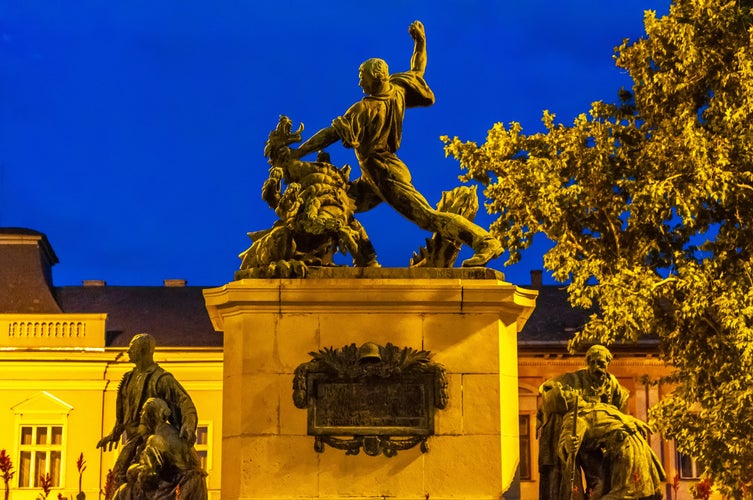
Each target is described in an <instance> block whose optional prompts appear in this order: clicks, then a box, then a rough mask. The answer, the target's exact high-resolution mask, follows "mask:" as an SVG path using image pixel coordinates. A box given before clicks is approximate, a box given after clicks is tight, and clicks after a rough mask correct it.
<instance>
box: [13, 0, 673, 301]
mask: <svg viewBox="0 0 753 500" xmlns="http://www.w3.org/2000/svg"><path fill="white" fill-rule="evenodd" d="M376 5H378V7H376ZM668 5H669V0H661V1H660V0H642V1H639V0H623V1H619V2H618V1H612V0H605V1H594V0H560V1H557V2H555V1H552V0H523V1H509V0H441V1H436V0H433V1H430V0H420V1H418V0H411V1H407V0H403V1H400V0H384V1H382V2H379V3H377V4H375V3H373V2H354V1H351V0H339V1H331V2H326V1H322V2H313V1H302V0H301V1H297V0H288V1H285V0H278V1H275V2H267V1H264V2H260V1H254V0H243V1H239V0H235V1H223V2H206V1H198V0H159V1H156V2H155V1H153V0H128V1H101V0H77V1H75V2H64V1H62V0H58V1H53V0H0V226H6V227H17V226H20V227H28V228H31V229H35V230H38V231H41V232H44V233H46V234H47V236H48V238H49V240H50V242H51V244H52V246H53V248H54V250H55V252H56V253H57V255H58V257H59V259H60V264H58V265H57V266H55V268H54V270H53V275H54V280H55V284H56V285H77V284H80V283H81V280H84V279H103V280H106V281H107V283H108V284H110V285H159V284H161V283H162V280H163V279H165V278H184V279H187V280H188V283H189V285H211V286H216V285H221V284H223V283H225V282H227V281H230V280H232V277H233V272H234V271H235V270H236V269H237V267H238V265H239V263H240V261H239V259H238V257H237V255H238V253H240V252H242V251H243V250H245V249H246V248H247V247H248V246H249V244H250V240H248V238H247V236H246V232H247V231H253V230H259V229H264V228H267V227H269V226H270V225H271V224H272V222H273V221H274V219H275V216H274V213H273V212H272V211H271V210H270V209H269V208H268V207H267V206H266V204H265V203H264V202H262V201H261V198H260V188H261V185H262V183H263V181H264V179H265V178H266V175H267V168H268V165H267V164H266V162H265V158H264V157H263V148H264V141H265V139H266V137H267V134H268V132H269V130H270V129H271V128H273V127H274V126H275V125H276V123H277V119H278V116H279V115H280V114H286V115H288V116H290V117H291V118H292V119H293V121H294V122H296V123H297V122H303V123H304V124H305V126H306V130H305V131H304V137H305V138H308V137H309V136H310V135H311V134H313V133H314V132H316V131H317V130H319V129H320V128H322V127H324V126H327V125H329V123H330V121H331V120H332V118H334V117H335V116H337V115H340V114H342V113H343V112H344V111H345V110H346V109H347V108H348V107H349V106H350V104H352V103H353V102H355V101H356V100H358V99H360V98H361V96H362V93H361V90H360V88H359V87H358V78H357V69H358V66H359V64H360V63H361V62H362V61H363V60H365V59H367V58H369V57H381V58H383V59H385V60H386V61H387V62H388V64H389V65H390V69H391V70H392V71H402V70H405V69H407V68H408V65H409V59H410V55H411V52H412V48H413V44H412V40H411V38H410V36H409V35H408V31H407V28H408V26H409V24H410V23H411V22H412V21H413V20H414V19H420V20H422V21H423V22H424V24H425V26H426V33H427V39H428V51H429V64H428V68H427V72H426V79H427V81H428V83H429V85H430V86H431V87H432V88H433V90H434V93H435V95H436V97H437V102H436V104H435V105H434V106H433V107H431V108H417V109H411V110H409V111H408V112H407V114H406V121H405V127H404V135H403V146H402V148H401V151H400V153H399V154H400V156H401V157H402V158H403V160H404V161H405V162H406V163H407V164H408V166H409V167H410V168H411V171H412V173H413V177H414V184H415V185H416V186H417V187H418V188H419V190H421V191H422V192H423V193H424V195H425V196H426V198H427V199H428V200H429V201H430V202H431V203H432V204H433V203H435V202H436V201H437V200H438V199H439V198H440V195H441V191H442V190H449V189H451V188H452V187H454V186H456V185H458V184H459V182H458V180H457V176H458V174H459V173H460V170H459V168H458V164H457V162H456V161H454V160H452V159H446V158H445V157H444V152H443V149H442V143H441V142H440V140H439V136H440V135H445V134H446V135H450V136H454V135H457V136H459V137H461V138H462V139H465V140H475V141H478V142H482V141H483V139H484V137H485V134H486V131H487V130H488V129H489V128H490V127H491V126H492V124H494V123H495V122H498V121H502V122H505V123H507V122H510V121H518V122H521V123H522V125H523V127H524V131H525V132H534V131H537V130H540V128H541V125H540V123H541V122H540V118H541V113H542V111H543V110H544V109H549V110H550V111H552V112H554V113H555V114H557V117H558V120H559V121H562V122H564V123H566V124H570V123H572V120H573V118H574V117H575V116H576V115H577V114H579V113H581V112H586V111H587V110H588V109H589V106H590V103H591V102H592V101H595V100H606V101H614V100H615V98H616V93H617V90H618V89H619V88H620V87H622V86H627V87H629V86H630V80H629V79H628V78H627V76H626V75H625V74H624V72H622V71H621V70H618V69H617V68H616V67H615V66H614V62H613V59H612V55H613V48H614V47H615V46H617V45H618V44H619V43H620V42H621V40H622V39H624V38H630V39H637V38H638V37H640V36H642V35H643V33H644V30H643V22H642V21H643V11H644V10H646V9H652V10H657V11H658V12H659V13H660V14H663V13H666V11H667V10H668ZM332 155H333V160H335V161H334V163H336V164H343V163H350V164H351V165H352V166H353V167H354V169H355V172H354V175H353V178H355V174H356V173H357V169H356V165H357V164H356V162H355V158H354V156H353V155H352V151H350V150H343V149H333V150H332ZM358 218H359V220H360V221H361V222H362V223H363V224H364V226H365V227H366V230H367V231H368V233H369V236H370V237H371V239H372V241H373V242H374V244H375V246H376V249H377V252H378V255H379V259H380V262H381V264H382V265H383V266H394V267H402V266H405V265H406V264H407V262H408V259H409V258H410V255H411V253H412V252H413V251H414V250H416V249H417V248H418V246H419V245H421V244H423V242H424V238H426V237H427V236H429V235H428V234H427V233H426V232H424V231H422V230H420V229H417V228H416V227H415V226H413V225H412V224H411V223H410V222H408V221H406V220H404V219H402V218H401V217H400V216H399V215H397V214H396V213H395V212H394V210H393V209H392V208H391V207H389V206H387V205H386V204H382V205H381V206H379V207H378V208H376V209H375V210H373V211H372V212H369V213H366V214H360V215H359V217H358ZM491 220H492V219H491V218H490V217H489V216H486V215H480V216H479V217H478V218H477V221H478V222H480V223H481V224H482V225H484V226H487V227H488V225H489V223H490V222H491ZM539 243H540V245H539V246H538V248H537V249H535V250H532V251H529V252H528V253H527V254H526V255H525V256H524V260H523V262H521V263H520V264H517V265H515V266H512V267H508V268H503V267H502V262H503V260H504V258H505V257H504V256H503V257H502V258H501V259H499V260H497V261H495V262H494V263H492V267H495V268H497V269H500V270H502V271H503V272H505V274H506V276H507V279H508V281H511V282H513V283H516V284H521V285H523V284H527V283H528V282H529V271H530V270H531V269H540V268H542V267H543V263H542V258H541V248H545V242H543V241H541V242H539ZM468 255H470V253H469V252H464V254H463V255H462V257H467V256H468ZM0 265H2V263H0ZM545 282H551V281H549V280H548V278H546V277H545Z"/></svg>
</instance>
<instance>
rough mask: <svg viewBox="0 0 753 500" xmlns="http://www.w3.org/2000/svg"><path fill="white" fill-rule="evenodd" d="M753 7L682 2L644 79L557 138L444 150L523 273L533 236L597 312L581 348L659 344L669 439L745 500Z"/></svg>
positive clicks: (749, 455)
mask: <svg viewBox="0 0 753 500" xmlns="http://www.w3.org/2000/svg"><path fill="white" fill-rule="evenodd" d="M751 4H753V2H751V0H744V1H742V0H741V1H724V0H677V1H675V2H673V3H672V5H671V8H670V12H669V14H668V15H667V16H664V17H661V18H657V16H656V14H655V13H654V12H651V11H647V12H646V14H645V20H644V24H645V28H646V36H645V37H643V38H641V39H639V40H637V41H633V42H631V41H625V42H624V43H623V44H622V45H621V46H620V47H618V48H617V49H616V55H615V59H616V63H617V66H619V67H620V68H623V69H624V70H626V71H627V72H628V73H629V75H630V76H631V78H632V79H633V82H634V84H633V88H632V91H626V90H622V91H620V93H619V102H618V103H617V104H608V103H604V102H595V103H593V105H592V108H591V110H590V113H589V114H587V115H586V114H583V115H581V116H578V117H577V118H576V119H575V121H574V123H573V124H572V125H571V126H565V125H562V124H558V123H556V121H555V117H554V116H553V115H552V114H550V113H548V112H544V116H543V122H544V125H545V132H543V133H535V134H530V135H526V134H523V132H522V130H521V126H520V125H519V124H518V123H511V124H509V125H507V126H505V125H503V124H499V123H498V124H496V125H494V127H493V128H492V129H491V130H490V131H489V133H488V136H487V138H486V142H485V143H484V144H482V145H481V146H478V145H477V144H475V143H472V142H463V141H461V140H459V139H458V138H455V139H449V138H446V137H445V138H443V139H444V140H445V142H446V152H447V154H448V155H451V156H453V157H455V158H457V159H458V160H459V161H460V164H461V166H462V167H463V168H464V169H466V170H467V173H466V174H465V175H464V176H463V177H462V179H464V180H465V181H470V180H472V179H473V180H477V181H480V182H481V183H482V184H484V185H485V187H486V189H485V195H486V196H487V198H488V203H487V207H488V209H489V210H490V211H491V212H492V213H495V214H498V215H499V217H498V218H497V219H496V220H495V222H494V223H493V224H492V231H493V233H494V234H495V235H496V236H498V237H499V238H500V239H501V240H502V241H503V242H504V243H505V244H506V247H507V248H508V249H509V259H508V263H512V262H516V261H517V260H518V259H519V256H520V252H521V251H523V250H525V249H526V248H527V247H528V246H529V245H530V243H531V240H532V237H533V235H534V234H537V233H543V234H545V235H546V236H547V237H548V238H549V239H551V240H552V241H553V242H554V246H553V248H552V249H551V250H550V251H549V252H548V253H547V254H546V255H545V256H544V265H545V267H546V268H547V269H549V270H550V271H552V273H553V275H554V277H555V278H556V279H557V280H560V281H563V282H569V285H568V292H569V298H570V301H571V303H572V304H573V305H574V306H577V307H584V308H589V307H592V306H598V307H597V309H596V310H598V311H599V312H598V313H597V314H595V315H593V316H592V317H591V319H590V321H589V322H588V324H587V325H586V326H585V327H584V329H583V330H582V331H581V332H579V333H578V334H577V335H576V337H575V338H574V339H573V340H572V341H571V348H574V347H575V346H576V345H578V344H583V343H590V342H603V343H614V342H626V341H628V342H630V341H635V340H637V339H638V338H640V337H641V336H644V335H656V336H658V338H659V339H660V342H661V347H662V353H663V356H664V357H665V360H666V361H667V362H668V363H669V364H671V365H672V366H674V368H675V374H674V376H673V377H672V378H671V380H670V381H671V382H674V383H676V384H677V388H676V390H675V391H674V393H673V395H672V397H670V398H667V399H665V400H663V401H662V402H661V403H659V404H658V405H657V406H656V407H654V408H653V410H652V417H653V420H654V422H655V423H656V424H657V426H658V428H659V429H660V430H661V431H662V433H663V434H664V435H665V436H666V437H668V438H670V439H675V440H676V442H677V444H678V447H679V449H680V450H681V451H683V452H684V453H687V454H689V455H691V456H693V457H695V458H696V459H698V460H699V461H700V463H702V464H703V465H704V466H705V467H706V472H707V475H708V476H709V477H711V478H712V479H713V480H714V484H715V485H717V486H719V487H721V489H722V490H723V491H724V492H726V493H728V494H730V495H731V496H732V497H733V498H742V496H741V495H742V494H743V493H742V492H743V491H744V490H745V489H747V491H750V490H751V483H753V411H751V407H753V227H752V226H751V224H752V223H753V28H752V19H753V17H752V16H751Z"/></svg>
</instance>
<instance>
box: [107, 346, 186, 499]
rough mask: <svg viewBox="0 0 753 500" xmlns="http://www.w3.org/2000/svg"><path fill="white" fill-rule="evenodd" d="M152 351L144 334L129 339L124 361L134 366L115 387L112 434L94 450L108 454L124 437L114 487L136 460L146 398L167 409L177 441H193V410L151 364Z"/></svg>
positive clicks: (181, 391)
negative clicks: (163, 402) (116, 388)
mask: <svg viewBox="0 0 753 500" xmlns="http://www.w3.org/2000/svg"><path fill="white" fill-rule="evenodd" d="M155 347H156V341H155V340H154V337H152V336H151V335H149V334H148V333H139V334H137V335H135V336H134V337H133V338H132V339H131V342H130V344H129V346H128V357H129V360H130V361H131V362H133V363H134V364H135V365H136V366H135V367H134V368H133V370H131V371H129V372H127V373H126V374H125V375H123V378H122V380H121V381H120V385H119V386H118V396H117V400H116V411H115V418H116V420H115V426H114V427H113V429H112V432H111V433H110V434H108V435H107V436H104V437H103V438H102V439H100V440H99V442H98V443H97V448H102V449H104V450H106V451H110V450H112V449H113V447H117V445H118V441H119V440H120V437H121V435H123V433H125V437H126V441H125V444H124V446H123V449H122V450H121V452H120V454H119V455H118V458H117V460H116V461H115V465H114V466H113V469H112V474H113V477H114V478H115V482H116V486H118V485H120V484H123V483H124V482H125V481H126V471H127V470H128V467H129V466H130V465H131V464H133V463H134V462H136V461H137V460H138V452H139V448H140V447H141V446H143V444H144V442H143V436H142V435H141V434H140V433H139V432H138V428H139V418H140V413H141V409H142V407H143V406H144V403H145V402H146V400H147V399H148V398H159V399H162V400H163V401H165V403H166V404H167V405H168V408H169V409H170V424H171V425H172V426H173V427H175V429H176V431H177V432H178V433H179V435H180V437H181V438H182V439H184V440H185V441H186V442H187V443H188V444H189V445H193V444H194V442H195V441H196V427H197V424H198V417H197V414H196V407H195V406H194V404H193V401H192V400H191V397H190V396H189V395H188V393H187V392H186V390H185V389H184V388H183V386H181V385H180V383H179V382H178V381H177V380H175V378H174V377H173V376H172V374H170V373H169V372H166V371H165V370H164V368H162V367H160V366H159V365H158V364H157V363H155V362H154V348H155Z"/></svg>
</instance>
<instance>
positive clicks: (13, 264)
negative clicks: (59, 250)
mask: <svg viewBox="0 0 753 500" xmlns="http://www.w3.org/2000/svg"><path fill="white" fill-rule="evenodd" d="M57 262H58V258H57V256H56V255H55V252H53V251H52V247H51V246H50V244H49V242H48V241H47V237H46V236H45V235H44V234H42V233H40V232H38V231H34V230H31V229H25V228H0V313H24V314H46V313H59V312H61V311H60V307H59V306H58V304H57V302H55V298H54V297H53V295H52V290H51V286H52V266H53V265H54V264H56V263H57Z"/></svg>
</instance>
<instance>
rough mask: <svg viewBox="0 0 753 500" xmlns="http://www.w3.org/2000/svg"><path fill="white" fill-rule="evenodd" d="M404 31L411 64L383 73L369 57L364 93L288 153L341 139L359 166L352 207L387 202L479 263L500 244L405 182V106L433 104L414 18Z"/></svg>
mask: <svg viewBox="0 0 753 500" xmlns="http://www.w3.org/2000/svg"><path fill="white" fill-rule="evenodd" d="M408 32H409V33H410V35H411V37H412V38H413V41H414V50H413V56H412V57H411V68H410V70H409V71H406V72H404V73H396V74H393V75H390V74H389V69H388V67H387V63H386V62H385V61H383V60H382V59H369V60H367V61H366V62H364V63H363V64H361V67H360V68H359V71H358V75H359V79H360V81H359V85H360V86H361V88H362V89H363V92H364V94H366V96H365V97H364V98H363V99H361V100H360V101H358V102H357V103H355V104H354V105H353V106H351V107H350V109H348V110H347V111H346V112H345V114H344V115H343V116H339V117H337V118H335V119H334V120H333V121H332V125H331V126H330V127H326V128H324V129H322V130H320V131H319V132H317V133H316V134H314V135H313V136H312V137H311V138H310V139H309V140H307V141H306V142H304V143H303V144H301V146H300V147H299V148H298V149H292V150H291V154H292V155H293V156H294V157H296V158H301V157H303V156H305V155H307V154H309V153H312V152H314V151H318V150H320V149H323V148H325V147H327V146H329V145H330V144H333V143H335V142H337V141H338V140H339V141H341V142H342V144H343V145H344V146H345V147H348V148H353V149H354V150H355V153H356V158H358V163H359V165H360V166H361V177H360V178H359V179H357V180H356V181H355V182H353V184H352V187H351V188H350V190H349V195H350V196H351V197H352V198H354V199H355V201H356V211H357V212H364V211H367V210H370V209H372V208H374V207H375V206H377V205H378V204H379V203H381V202H383V201H384V202H387V203H388V204H389V205H390V206H392V207H393V208H394V209H395V210H397V211H398V212H399V213H400V214H401V215H402V216H404V217H406V218H407V219H409V220H410V221H412V222H414V223H415V224H416V225H417V226H419V227H420V228H422V229H425V230H428V231H432V232H436V233H439V234H441V235H442V236H443V237H446V238H448V239H450V240H453V241H458V242H462V243H464V244H466V245H468V246H470V247H471V248H472V249H473V250H474V252H475V254H474V255H473V256H472V257H471V258H470V259H467V260H466V261H464V262H463V266H466V267H474V266H483V265H485V264H486V263H487V262H489V261H490V260H491V259H495V258H497V257H499V256H500V255H501V254H502V251H503V248H502V244H501V243H500V242H499V241H498V240H497V239H496V238H494V237H493V236H491V235H490V234H489V233H488V232H487V231H486V230H484V229H483V228H481V227H479V226H477V225H476V224H474V223H472V222H471V221H469V220H468V219H466V218H464V217H462V216H460V215H457V214H452V213H447V212H439V211H437V210H434V209H433V208H432V207H431V206H430V205H429V203H428V202H427V201H426V198H424V196H423V195H422V194H421V193H420V192H418V190H417V189H416V188H415V187H414V186H413V184H412V182H411V174H410V171H409V170H408V167H407V166H406V165H405V163H403V162H402V161H401V160H400V158H398V156H397V154H396V153H397V150H398V148H399V147H400V141H401V139H402V129H403V117H404V115H405V109H406V108H411V107H416V106H431V105H432V104H434V93H433V92H432V91H431V89H430V88H429V86H428V85H427V83H426V81H425V80H424V72H425V70H426V34H425V33H424V26H423V24H421V22H419V21H415V22H413V23H412V24H411V25H410V27H409V28H408Z"/></svg>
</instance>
